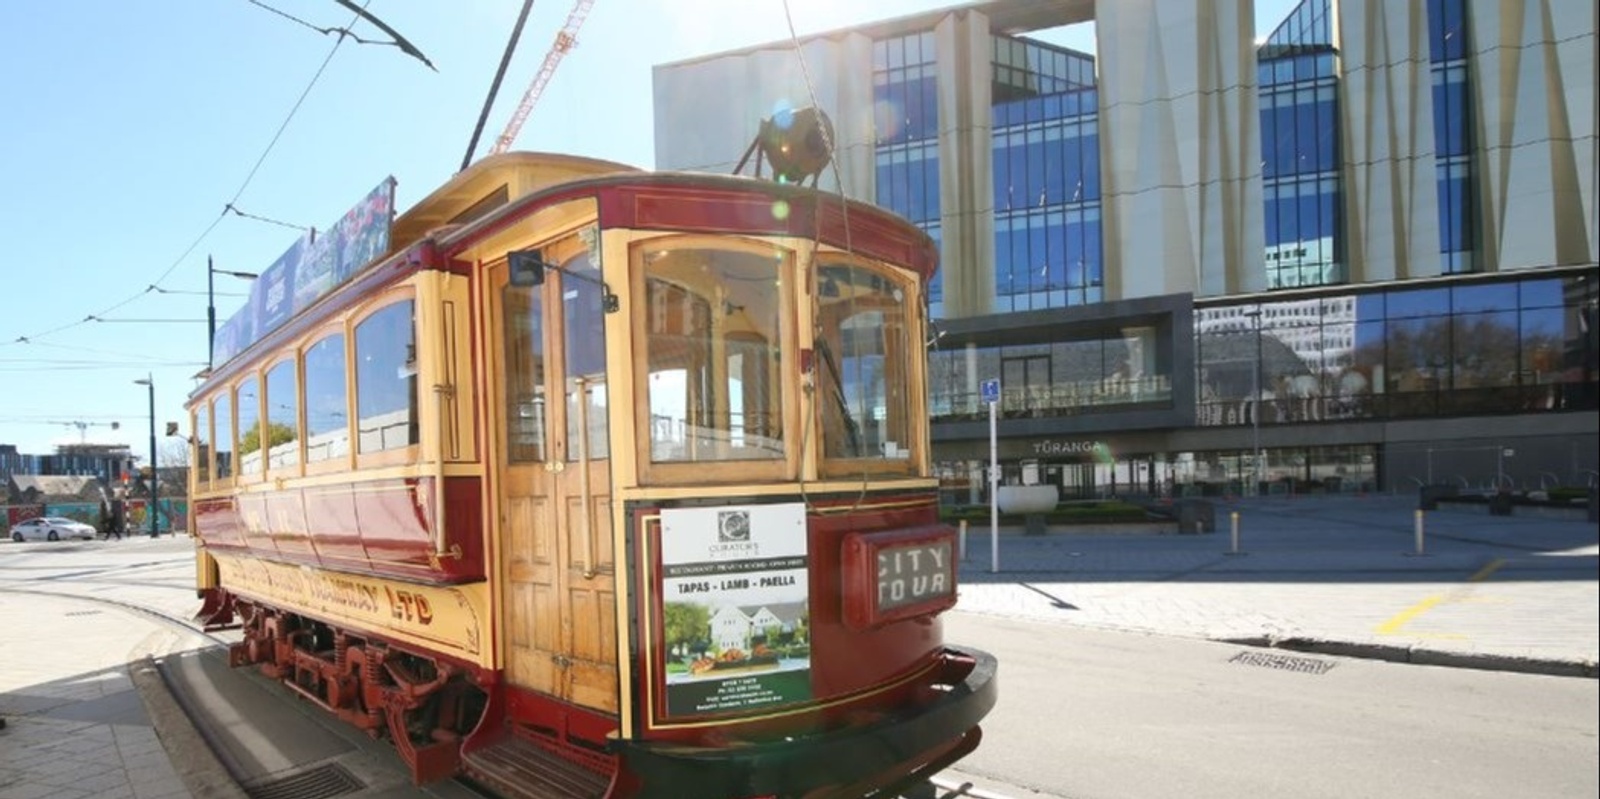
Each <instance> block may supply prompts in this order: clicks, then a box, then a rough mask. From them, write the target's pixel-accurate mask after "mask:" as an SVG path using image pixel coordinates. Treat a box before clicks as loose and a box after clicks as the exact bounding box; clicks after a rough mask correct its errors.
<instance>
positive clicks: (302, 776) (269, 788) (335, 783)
mask: <svg viewBox="0 0 1600 799" xmlns="http://www.w3.org/2000/svg"><path fill="white" fill-rule="evenodd" d="M365 787H367V786H366V785H364V784H362V782H361V780H358V779H356V776H355V775H354V774H351V773H350V772H349V771H346V770H345V768H344V766H341V765H339V764H337V763H329V764H328V765H326V766H318V767H316V768H314V769H311V770H310V771H302V772H299V773H296V774H290V775H288V776H284V777H274V778H272V779H270V780H264V781H262V782H257V783H255V784H253V785H246V786H244V792H245V793H246V794H248V795H249V796H250V799H326V797H330V796H342V795H344V794H347V793H355V792H356V791H359V790H361V789H362V788H365Z"/></svg>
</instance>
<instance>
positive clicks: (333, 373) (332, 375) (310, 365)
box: [305, 333, 350, 463]
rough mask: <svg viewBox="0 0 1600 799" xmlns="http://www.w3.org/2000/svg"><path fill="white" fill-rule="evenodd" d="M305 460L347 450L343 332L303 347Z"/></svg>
mask: <svg viewBox="0 0 1600 799" xmlns="http://www.w3.org/2000/svg"><path fill="white" fill-rule="evenodd" d="M305 364H306V463H316V462H318V461H325V460H331V459H334V458H343V457H346V456H348V455H349V454H350V418H349V413H348V412H347V411H346V409H345V399H346V393H345V378H344V334H342V333H337V334H334V335H331V336H328V337H327V338H324V339H322V340H320V341H318V342H317V343H315V344H312V345H311V346H310V347H308V348H307V349H306V356H305Z"/></svg>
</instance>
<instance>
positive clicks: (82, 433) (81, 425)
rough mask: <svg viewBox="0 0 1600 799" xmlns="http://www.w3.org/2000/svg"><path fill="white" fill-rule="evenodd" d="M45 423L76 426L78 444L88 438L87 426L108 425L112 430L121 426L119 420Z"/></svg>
mask: <svg viewBox="0 0 1600 799" xmlns="http://www.w3.org/2000/svg"><path fill="white" fill-rule="evenodd" d="M47 424H59V425H63V426H66V427H76V428H78V443H80V444H82V443H85V442H86V441H87V440H88V437H89V428H91V427H109V428H111V429H112V430H116V429H118V428H120V427H122V423H121V422H84V421H71V422H59V421H52V422H48V423H47Z"/></svg>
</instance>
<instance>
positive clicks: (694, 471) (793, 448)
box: [612, 234, 805, 486]
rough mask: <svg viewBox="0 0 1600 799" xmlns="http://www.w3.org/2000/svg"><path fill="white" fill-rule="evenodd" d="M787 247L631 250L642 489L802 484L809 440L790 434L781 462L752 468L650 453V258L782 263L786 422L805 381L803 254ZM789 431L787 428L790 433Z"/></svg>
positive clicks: (720, 242) (685, 237) (687, 240)
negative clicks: (698, 256) (732, 256)
mask: <svg viewBox="0 0 1600 799" xmlns="http://www.w3.org/2000/svg"><path fill="white" fill-rule="evenodd" d="M790 244H791V242H789V241H779V240H773V239H760V238H753V237H744V236H731V235H720V236H719V235H703V234H670V235H665V236H656V237H650V238H640V239H635V240H634V241H632V242H631V243H630V244H629V247H628V272H629V275H628V281H629V283H628V285H629V295H630V297H631V298H632V300H631V302H632V303H638V304H639V306H640V308H641V310H639V311H638V312H636V313H633V314H631V317H632V318H631V319H630V325H629V329H630V336H629V337H630V339H631V342H632V351H633V354H634V357H633V364H632V368H633V380H632V393H633V396H632V398H631V400H632V403H633V408H634V412H633V422H632V424H633V430H632V431H631V437H632V438H633V440H634V441H633V445H634V458H635V462H636V463H637V465H638V466H637V468H638V473H639V483H640V484H641V485H654V486H674V485H699V484H707V483H752V482H777V481H782V480H793V479H796V478H797V477H798V475H799V473H800V465H801V460H802V458H803V457H804V453H803V452H802V442H803V441H804V440H805V439H804V437H803V436H802V435H801V434H799V433H798V432H795V431H792V430H791V431H790V432H788V433H787V434H786V435H785V436H784V438H783V456H782V457H780V458H772V459H750V460H710V461H667V462H655V461H652V460H651V457H650V450H651V441H650V402H649V394H648V392H649V390H650V363H649V361H650V346H649V342H650V332H649V330H648V328H647V325H646V317H647V316H648V314H647V313H645V310H644V309H643V307H642V306H643V303H645V302H646V301H647V294H646V289H647V286H648V279H649V277H650V275H648V274H647V273H646V271H645V257H646V255H647V254H648V253H651V252H655V251H659V250H689V249H697V248H698V249H713V250H721V251H727V252H739V253H746V254H752V255H759V256H761V257H764V258H773V257H774V255H777V256H781V257H779V258H777V259H775V260H776V261H777V264H778V265H777V267H776V268H775V269H774V270H773V276H774V277H775V278H776V279H777V280H778V281H779V285H780V287H781V288H780V290H779V293H778V300H777V302H778V309H779V312H778V341H779V348H778V358H779V359H780V362H781V366H780V369H779V373H778V385H776V386H774V387H773V389H774V390H775V391H777V392H778V396H779V403H778V408H779V418H780V419H783V420H789V419H797V418H799V413H800V410H799V399H798V398H799V396H800V392H799V390H798V389H799V385H800V378H799V373H798V368H797V366H796V364H798V363H799V345H798V340H799V333H798V328H799V325H798V323H797V320H796V313H795V309H796V308H798V307H799V298H798V297H797V295H796V292H795V285H796V283H797V280H796V275H797V272H796V264H797V263H798V254H797V253H796V251H795V250H794V249H793V248H792V247H791V246H789V245H790ZM785 427H786V428H787V427H788V426H787V425H785ZM612 432H613V441H614V442H615V441H616V435H615V432H616V431H612Z"/></svg>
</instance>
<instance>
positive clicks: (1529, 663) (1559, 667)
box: [1215, 636, 1600, 680]
mask: <svg viewBox="0 0 1600 799" xmlns="http://www.w3.org/2000/svg"><path fill="white" fill-rule="evenodd" d="M1215 640H1217V641H1218V642H1220V643H1225V644H1236V645H1239V646H1252V647H1259V648H1263V649H1285V650H1288V651H1291V652H1310V653H1314V654H1320V655H1336V656H1340V657H1349V658H1361V659H1365V660H1384V661H1388V662H1391V663H1409V664H1413V665H1419V666H1444V667H1448V668H1457V669H1478V670H1481V671H1505V672H1514V673H1519V674H1541V675H1545V676H1550V677H1581V678H1585V679H1591V680H1592V679H1597V678H1600V666H1597V664H1596V663H1595V662H1594V661H1585V660H1553V659H1550V658H1527V657H1515V656H1512V655H1491V654H1470V653H1464V652H1446V651H1443V650H1439V649H1428V648H1426V647H1407V646H1391V645H1386V644H1360V643H1355V642H1353V641H1331V640H1323V639H1317V638H1304V637H1298V636H1290V637H1277V636H1248V637H1244V638H1219V639H1215Z"/></svg>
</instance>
